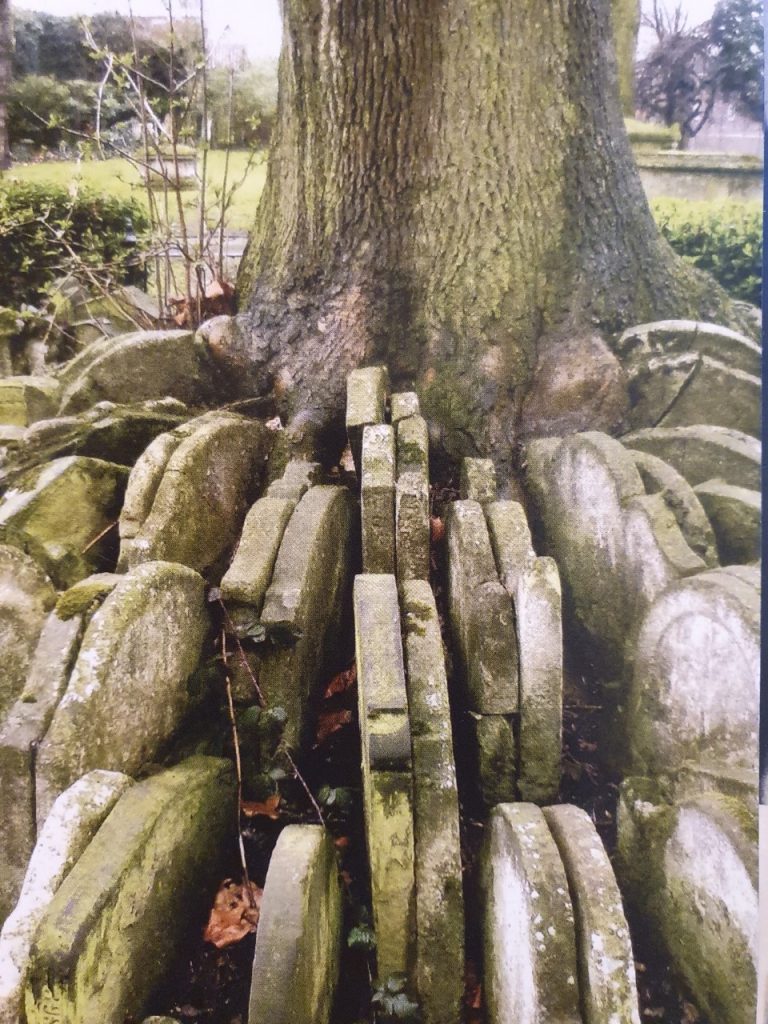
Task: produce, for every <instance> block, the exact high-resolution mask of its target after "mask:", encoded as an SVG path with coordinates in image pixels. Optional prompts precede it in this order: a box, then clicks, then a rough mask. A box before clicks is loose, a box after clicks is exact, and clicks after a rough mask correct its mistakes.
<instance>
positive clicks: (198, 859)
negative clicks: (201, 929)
mask: <svg viewBox="0 0 768 1024" xmlns="http://www.w3.org/2000/svg"><path fill="white" fill-rule="evenodd" d="M235 801H236V789H235V781H234V778H233V772H232V765H231V763H230V762H229V761H224V760H217V759H214V758H207V757H195V758H190V759H189V760H188V761H185V762H183V763H182V764H180V765H177V766H176V767H174V768H169V769H167V770H166V771H163V772H161V773H160V774H158V775H154V776H152V777H151V778H149V779H147V780H146V781H145V782H140V783H137V784H136V785H134V786H132V787H131V788H130V789H128V790H127V792H125V793H124V794H123V796H122V797H121V798H120V800H118V802H117V804H116V805H115V807H114V808H113V810H112V812H111V814H110V815H109V817H108V818H107V820H106V821H105V822H104V824H103V825H102V826H101V828H100V829H99V831H98V832H97V834H96V836H95V838H94V839H93V840H92V842H91V843H90V845H89V846H88V848H87V850H86V851H85V853H84V854H83V855H82V857H80V859H79V860H78V862H77V864H76V866H75V867H74V868H73V869H72V871H71V872H70V873H69V874H68V875H67V877H66V878H65V879H64V881H63V882H62V884H61V886H60V887H59V889H58V891H57V893H56V895H55V896H54V898H53V900H52V901H51V904H50V906H49V907H48V909H47V911H46V914H45V917H44V918H43V921H42V922H41V925H40V928H39V930H38V931H37V933H36V937H35V940H34V943H33V946H32V952H31V957H30V969H29V980H28V983H27V986H26V990H25V1008H26V1015H27V1024H43V1022H48V1021H50V1020H62V1021H64V1020H78V1021H82V1024H104V1021H118V1020H120V1021H122V1020H123V1019H124V1018H125V1016H126V1015H131V1016H133V1017H134V1018H136V1017H140V1015H141V1014H142V1012H143V1011H144V1010H145V1008H146V1002H147V999H148V998H149V996H150V995H151V993H152V991H153V990H154V989H155V988H156V986H157V985H158V983H159V982H160V981H161V980H162V979H163V978H164V977H165V975H166V972H167V971H168V970H169V969H170V968H171V967H172V966H173V964H174V961H175V959H176V957H177V956H178V954H179V952H180V950H181V948H182V945H183V943H185V942H187V941H188V939H189V934H190V928H195V927H197V926H198V925H199V921H200V918H201V915H202V914H204V913H205V910H206V909H207V908H208V907H209V906H210V900H211V899H212V897H213V892H214V890H215V888H216V885H217V884H218V882H219V880H220V878H221V874H220V872H221V871H222V868H223V864H224V858H225V856H226V852H227V849H228V844H229V843H231V842H232V828H233V824H232V823H233V821H234V815H235V810H236V802H235Z"/></svg>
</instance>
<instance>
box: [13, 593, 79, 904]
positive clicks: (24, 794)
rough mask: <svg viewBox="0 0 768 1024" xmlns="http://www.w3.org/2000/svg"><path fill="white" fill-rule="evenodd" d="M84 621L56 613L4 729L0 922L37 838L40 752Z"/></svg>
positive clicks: (46, 627) (16, 891) (15, 894)
mask: <svg viewBox="0 0 768 1024" xmlns="http://www.w3.org/2000/svg"><path fill="white" fill-rule="evenodd" d="M82 632H83V622H82V617H81V616H75V617H73V618H71V619H69V620H67V621H63V620H62V619H60V618H59V617H58V615H57V614H56V612H51V614H50V615H49V616H48V618H47V620H46V622H45V625H44V626H43V630H42V632H41V634H40V639H39V641H38V644H37V647H36V649H35V654H34V657H33V659H32V664H31V667H30V670H29V674H28V676H27V679H26V682H25V686H24V690H23V692H22V693H21V694H20V695H19V698H18V700H17V701H16V702H15V704H13V705H12V706H11V708H10V709H9V710H8V712H7V713H6V716H5V718H4V719H3V721H2V724H1V725H0V792H2V794H3V802H4V805H5V810H4V814H3V815H2V818H0V863H1V864H2V865H3V871H2V872H0V920H2V919H3V918H5V916H6V914H8V913H10V911H11V908H12V907H13V905H14V904H15V902H16V900H17V898H18V895H19V892H20V891H21V884H22V881H23V879H24V872H25V871H26V869H27V863H28V862H29V858H30V856H31V855H32V850H33V848H34V845H35V840H36V837H37V823H36V819H35V765H36V759H37V748H38V746H39V744H40V742H41V741H42V739H43V737H44V736H45V733H46V731H47V729H48V726H49V724H50V721H51V718H52V716H53V712H54V710H55V708H56V705H57V704H58V702H59V700H60V699H61V696H62V694H63V693H64V690H65V689H66V686H67V681H68V680H69V674H70V671H71V669H72V664H73V663H74V660H75V657H76V656H77V651H78V648H79V646H80V638H81V636H82Z"/></svg>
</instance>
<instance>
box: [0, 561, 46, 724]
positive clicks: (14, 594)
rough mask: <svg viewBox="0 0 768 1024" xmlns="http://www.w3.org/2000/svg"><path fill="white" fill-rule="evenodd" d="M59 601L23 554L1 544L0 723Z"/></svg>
mask: <svg viewBox="0 0 768 1024" xmlns="http://www.w3.org/2000/svg"><path fill="white" fill-rule="evenodd" d="M55 601H56V593H55V591H54V589H53V587H52V586H51V581H50V580H49V579H48V577H47V576H46V575H45V573H44V572H43V571H42V569H41V568H40V567H39V566H38V565H37V563H36V562H34V561H33V560H32V559H31V558H29V556H28V555H25V554H24V552H23V551H19V549H18V548H15V547H11V546H9V545H6V544H0V649H1V650H2V652H3V655H2V667H0V720H2V716H3V715H4V714H5V712H6V711H7V709H8V708H9V707H10V705H11V704H12V703H13V701H14V700H16V698H17V697H18V695H19V693H20V692H21V689H22V687H23V686H24V681H25V679H26V677H27V670H28V668H29V664H30V661H31V659H32V655H33V653H34V650H35V646H36V644H37V640H38V637H39V636H40V631H41V629H42V628H43V623H44V622H45V617H46V613H47V612H49V611H50V610H51V608H52V607H53V605H54V603H55Z"/></svg>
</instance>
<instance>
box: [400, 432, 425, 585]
mask: <svg viewBox="0 0 768 1024" xmlns="http://www.w3.org/2000/svg"><path fill="white" fill-rule="evenodd" d="M395 519H396V554H397V578H398V580H399V581H400V582H402V581H403V580H409V579H421V580H426V579H429V568H430V562H429V544H430V523H429V435H428V433H427V424H426V421H425V420H424V419H422V417H421V416H409V417H407V418H405V419H401V420H400V421H399V422H398V424H397V483H396V489H395Z"/></svg>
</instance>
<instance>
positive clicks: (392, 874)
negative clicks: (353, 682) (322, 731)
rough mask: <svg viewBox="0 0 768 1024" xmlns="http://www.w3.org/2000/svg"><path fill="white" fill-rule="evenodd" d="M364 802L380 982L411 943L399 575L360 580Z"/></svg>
mask: <svg viewBox="0 0 768 1024" xmlns="http://www.w3.org/2000/svg"><path fill="white" fill-rule="evenodd" d="M354 608H355V651H356V655H357V680H358V705H359V712H360V734H361V744H362V763H363V802H364V807H365V829H366V840H367V847H368V862H369V865H370V872H371V902H372V906H373V925H374V929H375V932H376V962H377V968H378V976H379V977H381V978H386V977H388V976H389V975H390V974H398V973H403V972H406V971H407V970H408V968H409V964H410V960H411V953H412V950H413V942H414V926H415V922H414V920H413V898H414V836H413V795H412V769H411V731H410V727H409V722H408V698H407V695H406V688H405V672H404V668H403V649H402V642H401V639H400V612H399V609H398V603H397V584H396V582H395V578H394V576H381V575H370V574H369V575H364V576H357V577H356V578H355V587H354Z"/></svg>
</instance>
